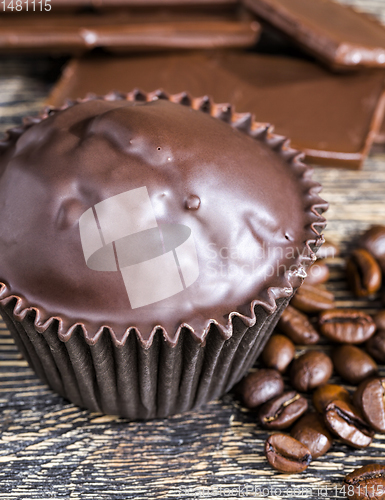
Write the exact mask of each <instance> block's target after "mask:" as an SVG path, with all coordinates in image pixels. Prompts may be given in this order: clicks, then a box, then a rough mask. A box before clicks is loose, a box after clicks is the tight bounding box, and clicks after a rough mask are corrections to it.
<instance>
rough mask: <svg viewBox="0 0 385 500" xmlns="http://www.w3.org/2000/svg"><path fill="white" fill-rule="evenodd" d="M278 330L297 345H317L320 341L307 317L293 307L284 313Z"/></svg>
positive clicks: (288, 307) (289, 307)
mask: <svg viewBox="0 0 385 500" xmlns="http://www.w3.org/2000/svg"><path fill="white" fill-rule="evenodd" d="M278 328H279V330H281V332H283V333H285V334H286V335H287V336H288V337H289V338H290V339H291V340H292V341H293V342H294V343H295V344H316V343H317V342H318V341H319V335H318V333H317V331H316V330H315V329H314V327H313V325H312V324H311V323H310V321H309V320H308V318H307V316H305V315H304V314H303V313H301V312H300V311H297V309H295V308H294V307H291V306H287V307H286V309H285V310H284V311H283V314H282V316H281V318H280V320H279V322H278Z"/></svg>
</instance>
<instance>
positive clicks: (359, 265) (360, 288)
mask: <svg viewBox="0 0 385 500" xmlns="http://www.w3.org/2000/svg"><path fill="white" fill-rule="evenodd" d="M346 272H347V277H348V281H349V283H350V286H351V287H352V290H353V292H354V294H355V295H356V296H357V297H367V296H369V295H373V294H374V293H376V292H377V291H378V290H379V289H380V288H381V280H382V274H381V269H380V266H379V265H378V263H377V261H376V259H375V258H374V257H373V256H372V255H371V254H370V253H369V252H368V251H367V250H365V249H364V248H357V249H356V250H354V251H353V252H352V254H351V255H350V257H349V259H348V261H347V264H346Z"/></svg>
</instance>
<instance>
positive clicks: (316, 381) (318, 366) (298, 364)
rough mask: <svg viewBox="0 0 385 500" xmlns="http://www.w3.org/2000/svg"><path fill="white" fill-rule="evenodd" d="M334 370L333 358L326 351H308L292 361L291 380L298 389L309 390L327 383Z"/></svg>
mask: <svg viewBox="0 0 385 500" xmlns="http://www.w3.org/2000/svg"><path fill="white" fill-rule="evenodd" d="M332 372H333V363H332V360H331V359H330V358H329V356H327V355H326V354H325V353H324V352H321V351H307V352H305V353H304V354H302V355H301V356H299V357H298V358H297V359H295V360H294V361H293V363H292V366H291V369H290V377H291V378H290V381H291V383H292V385H293V387H294V388H295V389H297V391H301V392H307V391H309V390H310V389H314V388H315V387H318V386H320V385H322V384H325V383H326V382H327V381H328V380H329V378H330V377H331V375H332Z"/></svg>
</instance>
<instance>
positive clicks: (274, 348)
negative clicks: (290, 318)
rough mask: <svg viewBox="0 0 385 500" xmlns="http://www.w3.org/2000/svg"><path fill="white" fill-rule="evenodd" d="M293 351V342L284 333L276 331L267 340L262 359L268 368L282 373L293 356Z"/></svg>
mask: <svg viewBox="0 0 385 500" xmlns="http://www.w3.org/2000/svg"><path fill="white" fill-rule="evenodd" d="M294 353H295V347H294V344H293V342H292V341H291V340H290V339H289V338H287V337H285V335H280V334H278V333H276V334H274V335H272V336H271V337H270V338H269V340H268V341H267V344H266V345H265V348H264V349H263V352H262V360H263V362H264V364H265V365H266V366H267V367H268V368H274V369H275V370H278V371H279V372H281V373H284V372H285V371H286V368H287V367H288V366H289V364H290V363H291V361H292V359H293V358H294Z"/></svg>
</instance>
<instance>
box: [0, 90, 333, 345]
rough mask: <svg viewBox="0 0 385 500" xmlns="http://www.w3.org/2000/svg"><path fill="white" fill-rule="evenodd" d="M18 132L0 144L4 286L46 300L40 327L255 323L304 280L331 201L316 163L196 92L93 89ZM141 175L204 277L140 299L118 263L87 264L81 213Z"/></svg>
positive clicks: (117, 331) (172, 330)
mask: <svg viewBox="0 0 385 500" xmlns="http://www.w3.org/2000/svg"><path fill="white" fill-rule="evenodd" d="M13 142H14V141H13V140H12V138H11V139H10V145H9V146H8V147H3V154H2V157H0V172H1V178H0V200H1V214H2V216H1V218H0V279H1V280H2V281H3V282H4V283H5V284H6V285H7V288H4V289H3V290H2V294H1V297H2V298H4V297H7V296H9V295H11V294H15V295H16V296H18V297H21V300H20V301H19V304H18V306H17V307H16V313H17V312H19V313H20V314H23V313H22V310H23V308H25V307H28V306H35V307H37V310H38V314H37V316H38V317H37V319H36V322H35V323H36V326H37V328H38V329H40V330H42V331H43V330H44V329H45V328H46V327H47V324H44V322H45V321H47V319H49V318H50V317H57V318H59V319H60V320H61V321H62V325H61V330H60V332H61V334H62V335H64V336H65V334H66V332H67V330H68V329H69V328H70V327H71V326H72V325H73V324H74V323H76V322H78V323H81V324H82V325H83V327H84V328H85V330H86V336H87V338H88V339H89V340H90V339H92V338H93V337H94V336H95V334H96V332H97V331H100V328H101V327H103V326H108V327H110V328H112V329H113V331H114V335H115V336H116V338H117V339H118V340H119V339H120V340H121V339H122V338H123V336H124V333H125V331H126V329H127V328H129V327H136V328H137V329H138V330H139V331H140V334H141V335H142V338H143V339H148V338H149V337H150V334H151V332H152V331H153V329H154V328H156V327H157V326H159V325H161V326H162V327H163V328H164V329H165V330H166V332H167V333H166V337H167V338H168V339H169V340H170V341H172V340H173V339H174V337H175V334H176V332H177V330H178V328H179V327H180V325H183V324H188V325H189V326H190V327H191V328H192V329H193V330H194V332H195V334H196V336H197V338H198V339H202V338H203V337H204V335H205V333H206V331H207V329H208V326H209V323H210V319H213V320H215V321H216V322H218V323H219V324H220V325H222V326H223V331H226V328H227V327H228V321H229V317H228V315H229V313H230V312H232V311H237V312H238V313H239V314H243V315H244V321H245V322H246V323H247V322H249V324H252V321H253V319H252V316H253V311H254V305H255V304H257V303H260V304H261V305H263V306H264V307H265V308H266V309H267V310H269V311H272V310H274V308H275V299H277V298H278V297H285V296H288V295H290V293H291V291H292V286H298V284H299V282H300V277H301V275H302V274H303V267H302V266H304V265H306V263H307V262H309V260H308V258H309V256H310V257H311V253H310V251H309V249H308V247H307V245H306V242H309V241H313V242H314V241H316V240H318V239H319V238H317V233H316V232H315V231H314V230H313V228H312V226H311V225H312V224H313V223H317V222H318V223H319V224H320V225H322V224H323V218H322V217H320V216H318V214H317V213H316V212H315V211H314V206H315V205H318V206H319V207H320V208H321V209H322V208H325V207H326V205H325V203H324V202H322V200H321V199H320V198H319V197H318V195H317V194H316V191H318V190H319V186H318V185H317V184H316V183H314V182H312V181H311V180H309V177H308V175H306V176H304V174H305V172H306V170H307V169H306V167H304V166H303V165H302V164H301V163H300V162H298V161H297V160H295V159H294V160H291V161H290V160H285V159H284V154H285V153H284V152H283V153H282V154H279V153H278V152H276V151H272V150H271V149H270V148H269V147H268V146H267V145H266V144H265V143H264V141H263V140H258V139H254V138H252V137H250V136H249V135H247V134H246V133H245V132H242V131H239V130H236V129H235V128H234V127H231V126H230V125H229V124H227V123H224V122H223V121H221V120H219V119H217V118H213V117H211V116H208V115H207V114H205V113H203V112H202V111H196V110H194V109H191V108H190V107H189V106H183V105H181V104H176V103H171V102H169V101H167V100H155V101H151V102H147V103H145V102H135V103H132V102H127V101H125V100H118V101H108V100H102V99H98V100H91V101H86V102H83V103H81V104H75V105H73V106H70V107H69V108H67V109H65V110H63V111H59V112H54V113H53V114H51V115H50V116H48V117H47V118H46V119H44V120H42V121H41V122H40V123H38V124H35V125H32V126H31V127H30V128H29V129H28V130H27V131H25V132H24V133H23V134H22V135H21V136H20V138H19V139H18V140H17V141H16V143H15V145H14V146H12V144H13ZM293 153H294V154H295V151H291V153H290V155H289V157H293ZM286 154H287V153H286ZM303 176H304V177H303ZM144 186H145V187H146V188H147V191H148V194H149V197H150V200H151V205H152V210H153V212H154V214H155V218H156V221H157V223H158V224H159V226H162V225H163V226H164V225H166V224H183V225H185V226H187V227H188V228H190V229H191V231H192V235H193V238H194V241H195V247H196V252H197V257H198V263H199V277H198V279H197V280H196V281H195V282H194V283H193V284H192V285H191V286H188V287H187V288H186V289H184V290H183V291H182V292H180V293H178V294H176V295H173V296H172V297H169V298H167V299H164V300H161V301H158V302H156V303H153V304H150V305H147V306H144V307H139V308H136V309H131V307H130V302H129V300H128V297H127V292H126V290H125V288H124V285H123V281H122V280H121V279H120V276H119V274H118V273H117V272H114V271H103V272H100V271H95V270H92V269H90V268H89V267H87V265H86V262H85V256H84V254H83V251H82V242H81V238H80V231H79V218H80V217H81V216H82V214H84V213H85V212H86V211H87V210H88V209H90V207H93V206H95V205H96V204H98V203H99V202H101V201H103V200H106V199H109V198H111V197H113V196H115V195H118V194H120V193H124V192H127V191H131V190H134V189H137V188H142V187H144ZM317 186H318V187H317ZM314 189H315V191H314ZM310 190H312V193H310ZM198 198H199V203H197V199H198ZM147 215H148V214H146V217H147ZM100 224H102V223H101V222H100ZM317 243H318V244H320V241H317ZM271 270H272V271H271ZM5 300H6V299H5ZM252 301H256V302H254V303H253V304H251V302H252ZM254 320H255V318H254Z"/></svg>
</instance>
